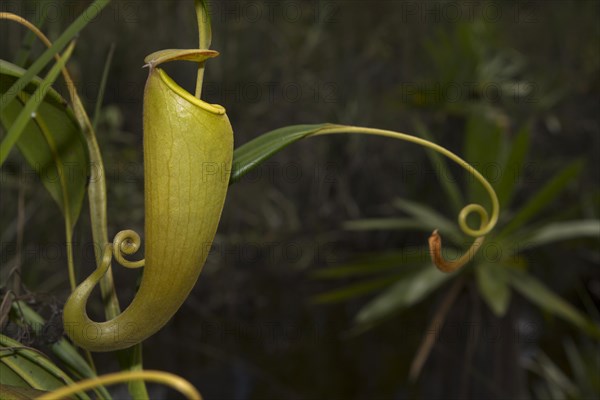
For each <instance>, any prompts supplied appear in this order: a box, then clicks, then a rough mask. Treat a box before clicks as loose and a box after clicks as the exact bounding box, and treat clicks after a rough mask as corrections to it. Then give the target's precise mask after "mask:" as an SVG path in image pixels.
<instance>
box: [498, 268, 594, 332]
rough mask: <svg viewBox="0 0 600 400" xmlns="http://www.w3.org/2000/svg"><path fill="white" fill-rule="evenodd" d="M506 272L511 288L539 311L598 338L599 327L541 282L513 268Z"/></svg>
mask: <svg viewBox="0 0 600 400" xmlns="http://www.w3.org/2000/svg"><path fill="white" fill-rule="evenodd" d="M507 270H508V271H510V273H509V275H508V276H509V279H510V284H511V286H512V287H513V288H515V290H517V291H518V292H519V293H520V294H521V295H522V296H523V297H525V298H527V299H529V300H530V301H531V302H532V303H535V304H536V305H538V306H539V307H540V308H541V309H543V310H546V311H548V312H549V313H552V314H554V315H556V316H558V317H560V318H562V319H564V320H565V321H567V322H570V323H571V324H573V325H574V326H576V327H577V328H579V329H581V331H583V332H585V333H587V334H588V335H590V336H592V337H595V338H600V325H598V324H596V323H594V322H593V321H591V320H590V319H589V318H587V317H586V316H585V315H584V314H582V313H581V312H580V311H579V310H577V309H576V308H575V307H573V306H572V305H571V304H569V303H568V302H566V301H565V300H563V299H562V298H561V297H560V296H558V295H557V294H556V293H554V292H553V291H552V290H550V289H549V288H548V287H546V285H544V284H543V283H542V282H540V281H539V280H537V279H536V278H534V277H533V276H531V275H530V274H528V273H526V272H523V271H519V270H516V269H514V268H510V269H507Z"/></svg>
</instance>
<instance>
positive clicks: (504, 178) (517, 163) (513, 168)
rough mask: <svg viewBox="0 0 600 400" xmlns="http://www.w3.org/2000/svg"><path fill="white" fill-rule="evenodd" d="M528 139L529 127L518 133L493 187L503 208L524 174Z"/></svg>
mask: <svg viewBox="0 0 600 400" xmlns="http://www.w3.org/2000/svg"><path fill="white" fill-rule="evenodd" d="M530 137H531V128H530V127H529V126H525V127H523V128H522V129H521V130H520V131H519V133H518V134H517V137H516V138H515V140H514V141H513V143H512V146H511V149H510V153H509V155H508V158H507V160H506V162H505V163H504V165H503V168H502V170H501V174H502V175H501V176H500V180H499V182H498V184H497V185H495V186H496V194H497V195H498V201H499V202H500V205H501V206H502V207H504V208H506V207H507V206H508V204H509V203H510V200H511V198H512V195H513V193H514V191H515V187H516V186H517V182H518V181H519V178H520V177H521V175H522V174H523V172H524V163H525V157H526V156H527V152H528V151H529V142H530Z"/></svg>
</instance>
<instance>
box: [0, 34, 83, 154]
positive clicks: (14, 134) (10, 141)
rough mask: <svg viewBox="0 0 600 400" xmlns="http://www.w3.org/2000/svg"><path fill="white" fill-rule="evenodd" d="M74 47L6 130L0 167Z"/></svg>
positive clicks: (1, 145) (72, 46)
mask: <svg viewBox="0 0 600 400" xmlns="http://www.w3.org/2000/svg"><path fill="white" fill-rule="evenodd" d="M74 47H75V43H74V42H72V43H71V44H70V45H69V47H67V50H66V51H65V53H64V54H63V55H62V56H61V57H60V60H59V61H57V62H56V64H54V66H53V67H52V69H51V70H50V72H48V75H47V76H46V78H45V79H44V80H43V81H42V83H41V85H40V86H39V87H38V89H37V90H36V91H35V93H34V94H33V96H31V98H30V99H29V100H28V101H27V103H26V104H25V107H24V108H23V111H21V113H20V114H19V116H18V117H17V119H16V120H15V121H14V123H13V125H12V126H11V127H10V129H9V130H8V133H7V134H6V136H5V137H4V139H3V140H2V143H0V165H2V164H3V163H4V161H5V160H6V157H8V153H9V152H10V150H12V148H13V146H14V145H15V143H17V141H18V140H19V137H20V136H21V133H22V132H23V130H24V129H25V127H26V126H27V124H28V123H29V122H30V120H31V117H32V114H33V115H34V113H35V112H36V110H37V108H38V107H39V105H40V104H41V103H42V101H43V100H44V98H45V97H46V93H48V90H49V89H50V86H51V85H52V84H53V83H54V81H55V80H56V78H58V74H59V73H60V71H61V70H62V68H63V67H64V66H65V64H66V63H67V61H68V60H69V58H70V57H71V53H72V52H73V48H74ZM24 76H25V75H23V76H22V77H21V78H19V80H21V79H22V78H23V77H24ZM19 80H17V83H18V82H19ZM29 81H31V79H30V80H29ZM15 84H16V83H15ZM13 86H14V85H13ZM9 92H10V89H9ZM15 96H16V93H15ZM13 99H14V97H13ZM11 101H12V100H11Z"/></svg>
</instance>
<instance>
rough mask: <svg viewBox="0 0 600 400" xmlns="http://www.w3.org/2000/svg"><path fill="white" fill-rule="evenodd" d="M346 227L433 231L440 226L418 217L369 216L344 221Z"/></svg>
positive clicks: (355, 228) (350, 228) (372, 229)
mask: <svg viewBox="0 0 600 400" xmlns="http://www.w3.org/2000/svg"><path fill="white" fill-rule="evenodd" d="M344 228H345V229H348V230H350V231H374V230H420V231H426V232H431V231H433V230H434V229H437V228H438V226H437V225H432V224H431V221H423V220H420V219H417V218H369V219H356V220H353V221H347V222H345V223H344Z"/></svg>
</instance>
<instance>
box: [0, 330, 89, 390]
mask: <svg viewBox="0 0 600 400" xmlns="http://www.w3.org/2000/svg"><path fill="white" fill-rule="evenodd" d="M0 366H1V367H2V372H3V373H2V376H0V383H2V384H3V385H4V384H6V385H12V386H20V387H30V388H33V389H38V390H53V389H57V388H60V387H63V386H65V385H72V384H73V380H72V379H71V378H69V376H68V375H67V374H65V373H64V372H63V371H61V369H60V368H58V367H57V366H56V365H54V364H53V363H52V361H50V360H49V359H48V358H47V357H46V356H44V355H43V354H41V353H39V352H37V351H35V350H32V349H29V348H26V347H24V346H23V345H22V344H21V343H19V342H17V341H16V340H13V339H11V338H9V337H7V336H4V335H2V334H0ZM9 371H10V372H9ZM77 398H79V399H84V400H87V399H89V397H88V396H87V395H85V394H81V395H78V396H77Z"/></svg>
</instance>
